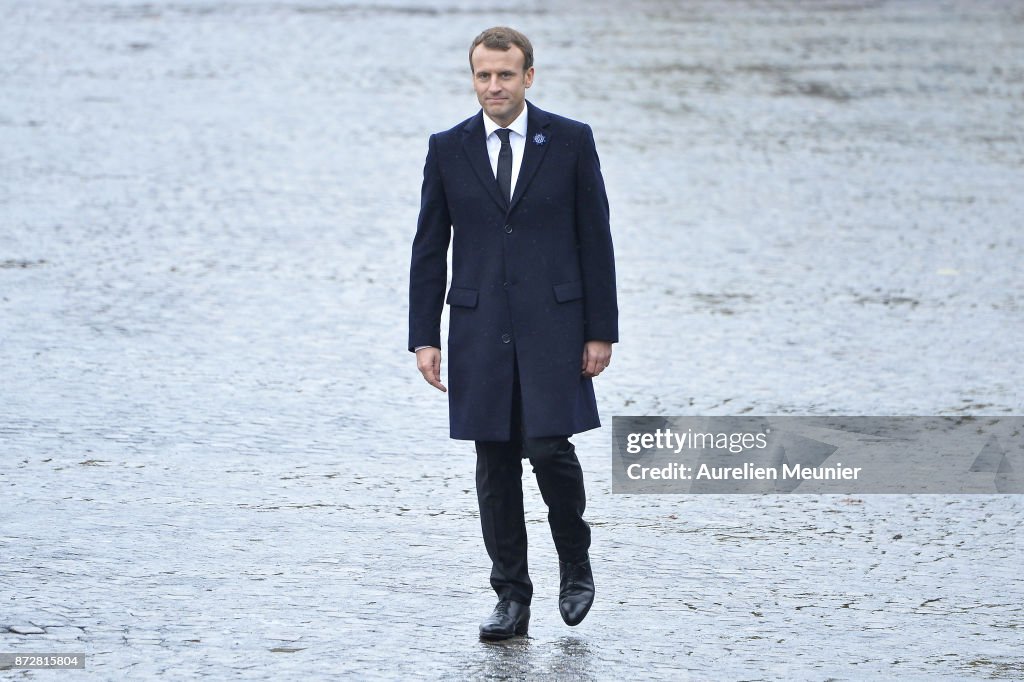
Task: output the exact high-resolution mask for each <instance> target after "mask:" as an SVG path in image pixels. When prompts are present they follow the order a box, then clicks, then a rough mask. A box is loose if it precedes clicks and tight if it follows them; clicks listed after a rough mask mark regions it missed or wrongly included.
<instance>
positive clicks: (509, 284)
mask: <svg viewBox="0 0 1024 682" xmlns="http://www.w3.org/2000/svg"><path fill="white" fill-rule="evenodd" d="M501 286H503V287H505V288H506V289H508V288H509V287H510V286H512V282H505V283H504V284H502V285H501Z"/></svg>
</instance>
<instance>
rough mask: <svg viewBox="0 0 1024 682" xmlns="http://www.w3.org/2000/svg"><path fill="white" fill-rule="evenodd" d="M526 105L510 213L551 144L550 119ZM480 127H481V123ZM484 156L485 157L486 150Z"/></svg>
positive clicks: (531, 105) (528, 104) (528, 103)
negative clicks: (519, 160)
mask: <svg viewBox="0 0 1024 682" xmlns="http://www.w3.org/2000/svg"><path fill="white" fill-rule="evenodd" d="M526 104H527V106H528V107H529V109H528V110H527V112H528V113H527V119H526V146H525V147H524V148H523V164H522V166H521V167H520V168H519V178H518V179H517V180H516V191H515V192H514V193H513V194H512V203H511V205H510V206H509V210H510V211H511V210H512V209H514V208H515V207H516V204H517V203H518V202H519V200H520V199H521V198H522V196H523V193H524V192H526V188H527V187H528V186H529V184H530V180H532V179H533V176H534V174H536V172H537V169H538V168H539V167H540V163H541V161H543V160H544V153H545V152H546V151H547V149H548V145H550V144H551V132H550V131H549V130H548V126H549V125H550V123H551V117H550V116H548V115H547V113H545V112H543V111H541V110H540V109H538V108H537V107H535V106H533V104H530V102H529V101H527V102H526ZM481 125H483V123H482V122H481ZM484 156H485V157H486V156H487V150H486V148H485V149H484ZM488 167H490V161H488Z"/></svg>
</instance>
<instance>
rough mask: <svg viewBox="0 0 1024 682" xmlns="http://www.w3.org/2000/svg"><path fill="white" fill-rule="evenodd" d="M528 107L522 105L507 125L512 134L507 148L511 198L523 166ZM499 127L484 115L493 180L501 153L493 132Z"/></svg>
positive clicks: (496, 173) (524, 104)
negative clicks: (509, 152)
mask: <svg viewBox="0 0 1024 682" xmlns="http://www.w3.org/2000/svg"><path fill="white" fill-rule="evenodd" d="M528 107H529V105H528V104H526V103H525V102H524V103H523V110H522V111H520V112H519V115H518V116H516V120H514V121H512V123H510V124H509V125H508V129H509V130H511V131H512V134H511V135H509V136H508V143H509V146H511V147H512V189H511V190H510V192H511V196H515V194H516V180H518V179H519V169H520V168H522V166H523V150H524V149H526V110H527V108H528ZM500 127H501V126H500V125H498V124H497V123H495V122H494V121H492V120H491V117H490V116H488V115H487V113H486V112H485V113H484V133H485V134H486V135H487V156H489V157H490V158H491V172H492V173H494V177H495V179H497V177H498V152H500V151H501V139H500V138H499V137H498V136H497V135H495V134H494V131H495V130H497V129H498V128H500Z"/></svg>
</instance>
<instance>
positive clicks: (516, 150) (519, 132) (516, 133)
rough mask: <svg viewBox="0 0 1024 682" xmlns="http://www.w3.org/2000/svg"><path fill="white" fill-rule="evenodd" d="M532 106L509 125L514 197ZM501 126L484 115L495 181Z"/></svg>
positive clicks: (488, 151) (418, 347)
mask: <svg viewBox="0 0 1024 682" xmlns="http://www.w3.org/2000/svg"><path fill="white" fill-rule="evenodd" d="M529 106H530V105H528V104H526V103H525V102H524V103H523V110H522V111H521V112H519V115H518V116H516V120H514V121H512V123H510V124H509V125H508V129H509V130H511V131H512V134H510V135H509V136H508V144H509V146H510V147H512V188H511V189H510V190H509V191H510V192H511V193H512V196H515V194H516V180H518V179H519V169H520V168H522V167H523V150H524V149H526V110H527V108H529ZM500 127H501V126H500V125H498V124H497V123H495V122H494V121H492V120H491V117H490V116H488V115H487V114H486V113H484V134H486V135H487V156H489V157H490V159H491V172H492V173H494V179H495V180H497V179H498V153H499V152H500V151H501V139H500V138H499V137H498V136H497V135H495V134H494V131H495V130H497V129H498V128H500ZM421 348H431V346H417V347H416V348H415V349H414V350H419V349H421Z"/></svg>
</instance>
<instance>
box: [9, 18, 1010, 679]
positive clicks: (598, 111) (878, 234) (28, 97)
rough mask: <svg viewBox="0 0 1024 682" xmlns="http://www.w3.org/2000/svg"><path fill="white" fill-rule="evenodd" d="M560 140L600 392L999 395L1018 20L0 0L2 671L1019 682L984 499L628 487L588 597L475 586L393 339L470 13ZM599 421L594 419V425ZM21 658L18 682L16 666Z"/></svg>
mask: <svg viewBox="0 0 1024 682" xmlns="http://www.w3.org/2000/svg"><path fill="white" fill-rule="evenodd" d="M503 22H504V23H512V24H514V25H516V26H518V27H520V28H522V29H523V30H524V31H526V32H527V33H528V35H530V36H531V38H532V39H533V41H534V43H535V46H536V48H537V69H538V71H537V79H536V82H535V84H534V87H533V88H532V89H531V91H530V95H531V98H532V100H533V101H535V102H536V103H537V104H538V105H539V106H541V107H543V108H546V109H549V110H552V111H556V112H558V113H561V114H564V115H567V116H571V117H574V118H579V119H583V120H586V121H588V122H589V123H590V124H592V126H593V128H594V131H595V135H596V138H597V142H598V148H599V151H600V153H601V160H602V164H603V168H604V171H605V175H606V180H607V183H608V188H609V194H610V199H611V205H612V218H613V230H614V233H615V240H616V248H617V254H618V277H619V289H620V307H621V309H622V338H623V341H622V343H621V344H619V346H617V348H616V351H615V357H614V358H613V364H612V367H611V368H610V370H609V372H607V373H606V374H605V375H604V376H602V378H601V380H600V386H599V400H600V404H601V408H602V410H603V413H604V415H605V416H606V418H610V416H611V415H613V414H634V415H640V414H648V415H672V414H684V415H693V414H706V415H723V414H851V415H859V414H898V415H902V414H1020V413H1021V405H1022V403H1021V396H1020V389H1019V387H1020V386H1021V385H1022V383H1024V370H1022V367H1024V366H1022V365H1021V363H1020V362H1019V361H1018V360H1017V358H1019V357H1020V348H1019V341H1017V338H1018V336H1019V333H1018V330H1019V329H1020V328H1021V322H1022V319H1021V314H1022V283H1021V279H1020V276H1019V266H1018V264H1019V263H1020V262H1022V261H1024V253H1022V239H1021V233H1020V230H1019V227H1018V226H1019V223H1020V220H1019V216H1020V215H1022V214H1024V199H1022V194H1021V193H1020V191H1019V188H1020V187H1021V186H1022V185H1024V140H1022V135H1021V132H1020V128H1019V121H1020V120H1021V116H1022V114H1024V112H1022V106H1021V102H1022V101H1024V97H1022V96H1024V67H1022V66H1021V64H1024V39H1022V37H1021V36H1022V35H1024V33H1022V32H1021V30H1020V29H1021V27H1022V26H1024V13H1022V12H1021V10H1020V8H1019V7H1018V6H1017V5H1015V4H1013V3H1002V2H994V1H992V2H989V1H982V2H967V1H960V0H951V1H949V2H942V3H933V2H924V1H923V0H922V1H918V0H908V1H907V2H899V3H896V2H852V1H850V2H843V1H835V2H828V3H786V4H766V3H759V2H753V1H750V2H747V1H737V2H724V1H721V0H706V1H698V2H687V3H676V2H665V1H656V0H647V1H644V2H639V3H628V4H625V5H623V4H615V3H599V4H596V5H595V3H583V2H569V3H561V4H558V5H557V6H556V5H550V4H544V3H539V2H528V3H526V4H525V5H524V6H522V7H520V8H519V9H517V11H516V12H515V13H514V14H511V13H508V12H506V11H504V10H503V9H502V8H501V7H499V6H497V5H488V4H480V3H467V2H461V1H460V0H456V1H455V2H452V3H445V4H444V5H443V6H435V5H433V4H430V3H424V2H382V3H373V4H360V3H334V2H293V1H292V0H282V1H279V2H255V1H247V0H246V1H238V2H220V1H207V0H186V1H184V2H177V1H175V2H162V1H159V0H157V1H153V0H150V1H147V2H137V1H135V0H115V1H112V2H84V1H83V2H65V1H63V0H37V1H36V0H33V1H32V2H28V1H27V0H17V1H14V2H8V3H5V4H4V6H3V8H2V9H0V57H2V59H0V64H2V66H0V82H2V84H3V92H4V94H5V95H6V97H5V99H4V105H3V107H0V149H3V150H4V152H3V154H4V157H3V158H4V162H3V163H2V164H0V202H2V204H3V212H2V216H0V348H2V352H0V377H3V380H2V389H0V400H2V405H3V410H2V415H0V444H2V445H3V452H4V460H3V461H4V466H3V467H2V468H0V489H2V490H3V491H4V493H3V494H2V495H0V519H3V521H2V523H0V548H2V551H3V558H4V560H3V566H2V568H0V603H2V604H4V606H3V608H2V609H0V651H37V652H38V651H57V652H70V651H85V652H87V653H88V656H89V658H88V663H87V670H90V671H91V675H92V676H94V677H96V678H98V679H114V678H122V677H126V676H129V677H132V678H136V679H145V678H149V677H155V676H159V675H166V676H170V677H193V676H199V675H213V676H215V677H228V676H232V677H240V678H251V679H279V678H284V679H288V678H291V677H298V676H299V675H303V676H307V677H311V678H314V679H334V678H336V677H337V676H341V675H346V674H347V675H352V676H355V677H357V678H360V679H374V678H379V679H391V678H396V677H431V678H444V679H464V678H494V679H537V680H541V679H544V680H546V679H584V680H587V679H595V680H604V679H622V678H626V679H645V678H646V679H662V678H671V679H679V678H685V677H687V676H689V677H693V678H694V679H706V678H713V677H718V678H729V679H741V678H742V679H777V678H797V679H825V678H829V677H832V678H837V679H865V678H873V679H888V678H892V677H900V678H909V679H914V678H917V679H923V678H925V677H927V678H928V679H932V678H939V679H963V678H972V677H976V678H992V677H995V678H1021V677H1024V658H1022V657H1021V654H1020V651H1019V643H1020V630H1021V627H1022V611H1021V606H1020V605H1021V603H1022V602H1024V587H1022V583H1021V579H1020V576H1019V566H1020V565H1021V558H1022V557H1021V550H1020V541H1019V534H1020V530H1019V529H1020V525H1021V521H1022V506H1021V502H1020V501H1019V499H1018V498H1015V497H1009V496H1006V497H996V496H992V497H980V496H975V497H971V496H964V497H954V496H938V495H936V496H918V497H900V496H893V497H887V496H865V497H863V498H853V497H843V496H793V497H782V496H763V497H757V496H744V497H726V496H721V497H719V496H710V495H707V496H699V497H684V496H667V495H665V496H659V495H647V496H639V495H638V496H626V495H615V496H613V495H612V494H611V493H610V490H611V471H610V465H611V452H610V433H609V431H610V429H609V428H605V429H602V430H601V431H599V432H594V433H588V434H584V435H581V436H580V437H578V438H577V439H576V444H577V449H578V451H579V452H580V454H581V458H582V460H583V465H584V468H585V469H586V470H587V475H588V479H587V482H588V490H589V493H590V503H589V507H588V517H589V519H590V520H591V522H592V524H593V527H594V538H595V545H594V553H593V556H594V561H595V572H596V580H597V589H598V596H597V602H596V603H595V606H594V609H593V611H592V612H591V614H590V616H589V617H588V618H587V620H586V621H585V622H584V623H583V624H581V625H580V626H579V627H578V628H575V629H572V630H570V629H568V628H566V627H565V626H564V625H563V624H562V622H561V620H560V619H559V616H558V612H557V606H556V604H555V595H556V593H557V579H558V575H557V561H556V558H555V556H554V552H553V550H552V548H551V546H550V539H549V535H548V530H547V528H546V525H545V514H544V511H543V502H542V501H541V499H540V496H539V494H538V493H537V490H536V487H535V484H533V483H532V482H530V483H528V484H527V486H526V487H527V490H528V492H527V495H528V497H529V499H528V500H527V507H528V509H529V512H528V513H529V517H528V528H529V531H530V534H531V537H532V539H533V542H532V544H531V557H530V558H531V562H532V568H533V570H532V575H533V576H534V583H535V586H536V597H535V602H534V610H533V612H534V616H533V620H532V624H531V633H530V638H529V639H526V640H519V641H514V642H508V643H505V644H500V645H488V644H483V643H481V642H479V641H477V640H476V627H477V623H478V622H479V621H480V620H481V619H482V618H483V617H484V616H486V615H487V613H489V612H490V609H491V608H492V606H493V600H492V596H491V594H490V592H489V587H488V584H487V568H488V567H487V565H486V557H485V555H484V551H483V547H482V543H481V541H480V539H479V528H478V521H477V518H476V511H475V504H476V502H475V495H474V492H473V476H472V466H473V464H472V462H473V460H472V449H471V446H469V445H468V444H466V443H456V442H451V441H448V440H447V438H446V436H447V430H446V429H447V415H446V412H445V403H444V399H443V397H442V396H440V394H435V393H434V392H432V391H431V390H430V389H429V388H428V387H427V386H426V385H425V384H423V383H422V380H421V379H420V378H419V376H418V374H417V372H416V371H415V369H414V366H413V363H412V358H411V356H410V355H409V354H408V353H407V352H406V351H405V324H406V309H405V299H406V291H405V288H406V286H407V280H406V268H407V259H408V253H409V243H410V239H411V236H412V232H413V229H414V224H415V218H416V212H417V208H418V191H419V181H420V173H421V169H422V163H423V155H424V153H425V151H426V139H427V136H428V134H429V133H431V132H434V131H437V130H441V129H444V128H447V127H449V126H451V125H453V124H454V123H455V122H457V121H459V120H461V119H462V118H465V117H466V116H468V115H469V114H471V113H473V112H474V111H475V110H476V109H475V106H474V99H473V96H472V93H471V89H470V85H469V82H468V73H467V70H466V64H465V63H464V59H465V51H466V47H467V45H468V42H469V41H470V40H471V38H472V36H474V35H475V34H476V33H477V32H479V31H480V30H481V29H482V28H484V27H485V26H487V25H491V24H495V23H503ZM606 423H610V419H606ZM32 676H33V673H27V674H26V675H25V677H26V679H32Z"/></svg>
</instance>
